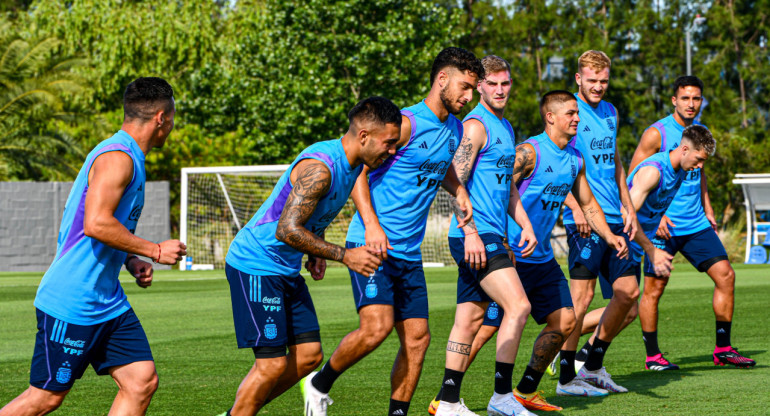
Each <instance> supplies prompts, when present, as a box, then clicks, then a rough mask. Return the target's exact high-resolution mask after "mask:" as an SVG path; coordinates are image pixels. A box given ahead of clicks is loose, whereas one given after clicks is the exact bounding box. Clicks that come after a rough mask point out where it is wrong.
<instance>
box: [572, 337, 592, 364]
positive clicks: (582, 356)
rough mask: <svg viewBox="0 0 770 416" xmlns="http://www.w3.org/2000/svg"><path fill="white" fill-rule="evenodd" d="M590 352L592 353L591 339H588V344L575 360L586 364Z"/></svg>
mask: <svg viewBox="0 0 770 416" xmlns="http://www.w3.org/2000/svg"><path fill="white" fill-rule="evenodd" d="M588 351H591V338H588V341H586V343H585V344H583V347H582V348H580V349H579V350H578V351H577V354H576V355H575V360H577V361H582V362H586V360H587V359H588Z"/></svg>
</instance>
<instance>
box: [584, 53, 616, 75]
mask: <svg viewBox="0 0 770 416" xmlns="http://www.w3.org/2000/svg"><path fill="white" fill-rule="evenodd" d="M611 65H612V62H611V61H610V57H609V56H607V54H606V53H604V52H602V51H596V50H593V49H591V50H588V51H585V52H583V54H582V55H580V58H578V72H579V71H580V70H582V69H583V68H585V67H590V68H591V69H593V70H594V71H597V72H598V71H601V70H603V69H604V68H608V69H609V68H610V66H611Z"/></svg>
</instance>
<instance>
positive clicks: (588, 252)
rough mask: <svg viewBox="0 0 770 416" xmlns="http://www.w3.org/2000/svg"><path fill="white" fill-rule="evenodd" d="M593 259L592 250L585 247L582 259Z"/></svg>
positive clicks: (581, 253) (582, 251) (581, 254)
mask: <svg viewBox="0 0 770 416" xmlns="http://www.w3.org/2000/svg"><path fill="white" fill-rule="evenodd" d="M590 257H591V249H590V248H588V247H583V250H581V251H580V258H582V259H584V260H587V259H588V258H590Z"/></svg>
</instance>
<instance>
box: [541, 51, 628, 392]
mask: <svg viewBox="0 0 770 416" xmlns="http://www.w3.org/2000/svg"><path fill="white" fill-rule="evenodd" d="M610 66H611V62H610V58H609V57H608V56H607V55H606V54H605V53H604V52H601V51H595V50H589V51H586V52H584V53H583V54H582V55H580V58H578V72H577V73H576V74H575V82H576V83H577V85H578V92H577V94H575V96H576V97H577V103H578V109H579V110H580V123H579V125H578V130H577V135H576V136H575V137H574V138H573V139H572V141H571V142H570V146H572V147H574V148H576V149H578V150H579V151H580V153H581V154H582V155H583V158H584V160H585V166H586V167H585V169H586V178H587V180H588V183H589V185H590V186H591V191H592V192H593V194H594V196H595V197H596V200H597V201H598V202H599V205H600V206H601V207H602V210H603V211H604V215H605V217H606V219H607V223H608V224H609V226H610V229H611V230H612V232H613V233H615V234H616V235H622V236H624V237H625V238H626V243H627V244H628V242H629V241H630V240H631V239H633V238H634V234H635V233H636V211H635V210H634V208H633V206H631V201H630V199H629V196H628V187H627V186H626V172H625V170H624V169H623V164H622V163H621V161H620V153H619V150H618V147H617V145H616V143H617V141H616V137H617V129H618V115H617V111H616V110H615V107H614V106H613V105H612V104H610V103H608V102H607V101H604V100H603V98H604V94H605V93H606V92H607V88H608V87H609V82H610ZM564 204H565V205H566V207H565V209H564V227H565V229H566V231H567V240H568V243H569V274H570V292H571V293H572V302H573V303H574V305H575V318H576V325H577V327H578V328H582V327H583V318H584V317H585V315H586V312H587V311H588V307H589V306H590V305H591V301H592V300H593V297H594V289H595V287H596V278H597V277H598V276H599V274H601V275H602V278H603V279H606V280H607V281H608V282H609V283H610V284H611V285H612V292H613V294H612V297H611V299H610V302H609V304H608V305H607V307H606V309H605V310H604V312H603V314H602V318H601V324H600V326H599V328H601V333H599V334H598V335H597V337H596V339H595V340H594V342H593V343H592V344H593V346H592V349H591V350H590V352H589V355H588V361H587V362H586V365H587V369H588V370H591V371H597V370H599V369H601V367H602V362H603V357H604V354H605V353H606V351H607V348H608V347H609V345H610V342H611V341H612V340H613V339H614V337H615V336H616V335H617V334H618V333H619V332H620V330H621V329H622V328H623V324H624V323H626V322H627V320H626V319H625V318H626V315H627V314H628V313H629V312H631V313H632V315H635V313H636V300H637V299H638V297H639V284H638V280H637V276H638V275H639V274H640V271H639V264H638V263H637V262H634V260H633V259H632V258H630V257H626V258H621V257H618V256H617V252H615V251H614V250H613V249H612V248H611V247H610V246H608V245H607V243H606V242H605V241H604V240H602V239H601V238H600V237H599V235H598V234H596V233H595V232H592V231H591V228H590V227H589V226H588V223H587V222H586V219H585V217H584V216H583V214H582V212H581V210H580V209H579V206H578V203H577V201H576V200H575V198H574V197H573V196H572V195H571V194H569V195H567V198H566V200H565V201H564ZM621 207H625V208H626V212H627V214H626V215H625V217H622V216H621V212H620V211H621ZM580 335H581V331H579V330H578V331H573V332H572V335H570V336H569V338H567V341H566V342H565V343H564V347H563V348H562V350H561V352H560V356H561V360H560V372H559V383H558V384H557V385H556V394H558V395H562V396H603V395H606V391H604V389H597V388H594V387H593V386H591V385H590V384H588V383H586V382H584V381H582V380H581V379H580V378H577V379H576V378H575V377H576V372H575V354H576V350H577V345H578V342H579V341H580ZM599 351H601V352H599ZM616 387H617V389H616ZM605 388H606V389H607V390H609V391H616V390H617V391H619V392H625V391H627V390H626V389H625V388H622V387H620V386H617V385H616V384H614V383H611V384H608V385H607V386H606V387H605Z"/></svg>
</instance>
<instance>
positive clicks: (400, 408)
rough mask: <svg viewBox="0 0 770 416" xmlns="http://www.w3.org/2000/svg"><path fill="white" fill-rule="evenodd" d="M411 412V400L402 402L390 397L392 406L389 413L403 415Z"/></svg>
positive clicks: (394, 415) (396, 415) (397, 415)
mask: <svg viewBox="0 0 770 416" xmlns="http://www.w3.org/2000/svg"><path fill="white" fill-rule="evenodd" d="M407 413H409V402H402V401H398V400H394V399H390V407H388V415H390V416H403V415H406V414H407Z"/></svg>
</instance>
